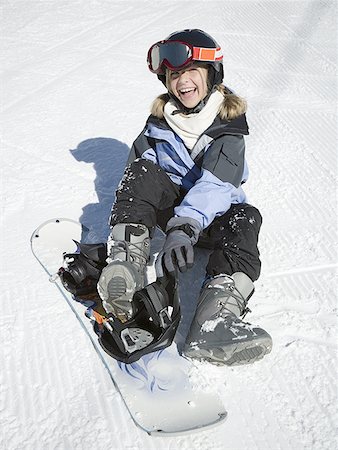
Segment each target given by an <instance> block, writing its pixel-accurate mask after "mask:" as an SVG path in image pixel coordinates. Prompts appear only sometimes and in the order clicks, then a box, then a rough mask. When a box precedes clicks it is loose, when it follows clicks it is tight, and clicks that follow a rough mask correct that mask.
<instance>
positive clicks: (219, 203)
mask: <svg viewBox="0 0 338 450" xmlns="http://www.w3.org/2000/svg"><path fill="white" fill-rule="evenodd" d="M248 134H249V131H248V125H247V122H246V118H245V115H242V116H239V117H238V118H236V119H234V120H231V121H222V120H221V119H220V118H219V117H218V116H217V117H216V119H215V120H214V122H213V123H212V124H211V126H210V127H209V128H207V129H206V130H205V131H204V133H203V134H202V135H201V136H200V137H199V139H198V140H197V142H196V144H195V146H194V147H193V149H192V150H189V149H188V148H187V147H186V146H185V145H184V143H183V141H182V139H181V138H180V137H179V136H178V135H177V134H176V133H174V131H173V130H172V129H171V128H170V127H169V125H168V124H167V122H166V121H165V120H164V119H158V118H156V117H154V116H150V117H149V118H148V120H147V123H146V126H145V127H144V129H143V131H142V132H141V134H140V135H139V136H138V137H137V139H136V140H135V142H134V143H133V146H132V148H131V152H130V155H129V159H128V163H131V162H132V161H134V160H135V159H137V158H145V159H148V160H151V161H153V162H154V163H156V164H158V165H159V166H160V167H161V168H162V169H164V171H165V172H166V173H167V174H168V176H169V177H170V178H171V180H172V181H173V182H174V183H176V184H178V185H180V186H181V187H182V188H183V190H184V191H186V195H185V197H184V199H183V201H182V202H181V204H180V205H179V206H177V207H176V208H175V210H174V212H175V215H177V216H180V217H190V218H193V219H195V220H197V221H198V222H199V223H200V224H201V226H202V228H203V229H204V228H206V227H207V226H208V225H210V224H211V222H212V221H213V220H214V218H215V217H218V216H221V215H223V214H224V213H225V212H226V211H227V210H228V209H229V208H230V206H231V204H232V203H243V202H245V201H246V196H245V194H244V191H243V190H242V188H241V185H242V184H243V183H244V182H245V181H246V180H247V179H248V167H247V164H246V161H245V144H244V137H243V136H244V135H248Z"/></svg>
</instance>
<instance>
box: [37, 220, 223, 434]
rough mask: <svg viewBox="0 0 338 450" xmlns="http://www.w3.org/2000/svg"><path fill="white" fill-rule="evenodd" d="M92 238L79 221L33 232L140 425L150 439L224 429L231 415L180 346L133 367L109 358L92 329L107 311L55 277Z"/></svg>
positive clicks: (48, 268) (43, 259) (43, 260)
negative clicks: (200, 381)
mask: <svg viewBox="0 0 338 450" xmlns="http://www.w3.org/2000/svg"><path fill="white" fill-rule="evenodd" d="M88 233H89V230H88V229H87V228H86V227H84V226H83V225H81V224H80V223H78V222H76V221H74V220H71V219H66V218H56V219H51V220H48V221H46V222H44V223H43V224H41V225H40V226H39V227H38V228H37V229H36V230H35V231H34V232H33V234H32V237H31V248H32V252H33V255H34V256H35V258H36V259H37V260H38V261H39V263H40V264H41V266H42V267H43V269H44V271H45V272H46V274H47V275H48V277H49V279H50V280H51V281H53V282H54V284H55V286H56V287H57V289H58V291H59V293H60V294H61V296H62V298H63V300H65V301H66V302H67V304H68V305H69V307H70V309H71V310H72V311H73V313H74V314H75V316H76V318H77V320H78V321H79V323H80V324H81V327H82V328H83V329H84V331H85V333H86V334H87V336H88V338H89V339H90V341H91V343H92V345H93V347H94V348H95V351H96V353H97V354H98V356H99V358H100V360H101V362H102V363H103V365H104V367H105V368H106V370H107V371H108V374H109V377H110V378H111V380H112V382H113V384H114V386H115V388H116V390H117V391H118V392H119V394H120V395H121V397H122V399H123V401H124V403H125V405H126V408H127V410H128V412H129V414H130V415H131V417H132V419H133V421H134V422H135V424H136V425H137V426H139V427H140V428H141V429H142V430H144V431H146V432H147V433H148V434H150V435H161V436H165V435H168V436H172V435H177V434H179V435H180V434H184V433H191V432H193V431H196V430H202V429H206V428H209V427H212V426H215V425H217V424H220V423H221V422H222V421H224V419H225V418H226V416H227V412H226V411H225V410H224V407H223V405H222V403H221V401H220V399H219V397H218V396H217V395H216V394H215V393H213V392H205V390H204V389H203V390H202V389H201V388H200V387H199V386H195V385H194V384H193V382H192V380H191V378H192V377H191V372H192V369H194V366H193V363H192V362H191V361H190V360H188V359H186V358H184V357H182V356H181V355H179V353H178V351H177V347H176V344H175V343H172V344H171V345H170V346H169V347H167V348H164V349H161V350H159V351H154V352H153V353H149V354H146V355H144V356H142V357H141V358H140V359H139V360H137V361H134V362H131V363H130V364H126V363H124V362H121V361H117V360H116V359H113V358H112V357H111V356H109V353H110V355H112V353H111V352H109V345H107V342H104V341H103V339H102V336H101V338H99V337H98V336H97V334H96V333H95V331H94V327H93V326H92V321H93V317H91V316H92V315H93V314H94V313H95V311H101V310H100V302H99V301H98V299H95V297H94V298H85V299H83V298H74V296H73V295H72V294H71V293H70V292H68V291H67V290H66V289H65V288H64V286H63V285H62V283H61V282H60V280H59V279H58V277H56V276H55V274H57V272H58V270H59V268H60V267H61V266H62V264H63V254H64V253H72V252H75V251H76V242H74V241H78V242H81V241H82V242H83V241H86V238H87V236H88ZM94 315H95V314H94ZM88 317H89V318H91V320H92V321H91V320H88ZM94 319H95V318H94ZM95 323H97V322H95ZM100 340H101V345H100ZM109 342H110V341H109V339H108V344H109ZM107 347H108V348H107ZM104 349H105V350H106V351H105V350H104Z"/></svg>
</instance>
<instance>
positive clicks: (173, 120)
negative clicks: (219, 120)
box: [163, 91, 224, 150]
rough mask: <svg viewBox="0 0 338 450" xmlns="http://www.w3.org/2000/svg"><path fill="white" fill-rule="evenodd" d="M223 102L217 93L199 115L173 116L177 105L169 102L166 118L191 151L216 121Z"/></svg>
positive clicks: (216, 92) (221, 96)
mask: <svg viewBox="0 0 338 450" xmlns="http://www.w3.org/2000/svg"><path fill="white" fill-rule="evenodd" d="M223 101H224V96H223V94H222V93H221V92H219V91H215V92H213V93H212V94H211V95H210V97H209V99H208V101H207V103H206V105H205V106H204V107H203V108H202V110H201V111H200V112H199V113H195V114H189V115H185V114H174V115H173V114H172V113H173V112H174V111H176V110H177V105H176V104H175V103H174V102H173V101H172V100H169V101H168V102H167V103H166V104H165V106H164V111H163V113H164V118H165V120H166V121H167V123H168V125H169V126H170V128H171V129H172V130H173V131H174V132H175V133H176V134H178V136H179V137H180V138H181V139H182V140H183V142H184V144H185V145H186V147H188V149H190V150H191V149H192V148H193V147H194V145H195V144H196V142H197V139H198V138H199V137H200V136H201V134H202V133H203V132H204V131H205V130H206V129H207V128H208V127H210V125H211V124H212V122H213V121H214V120H215V117H216V116H217V114H218V112H219V108H220V106H221V105H222V103H223Z"/></svg>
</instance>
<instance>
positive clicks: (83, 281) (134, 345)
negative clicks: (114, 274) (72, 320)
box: [57, 241, 181, 364]
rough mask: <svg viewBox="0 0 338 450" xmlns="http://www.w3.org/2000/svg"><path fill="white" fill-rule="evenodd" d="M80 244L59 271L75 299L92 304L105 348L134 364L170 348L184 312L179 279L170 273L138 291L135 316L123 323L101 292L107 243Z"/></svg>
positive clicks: (91, 311) (91, 316) (93, 318)
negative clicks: (103, 302)
mask: <svg viewBox="0 0 338 450" xmlns="http://www.w3.org/2000/svg"><path fill="white" fill-rule="evenodd" d="M74 242H75V243H76V244H77V250H76V252H75V253H65V254H64V255H63V258H64V264H63V266H62V267H61V268H60V269H59V270H58V273H57V275H58V277H59V279H60V281H61V283H62V285H63V287H64V288H65V289H66V290H67V291H69V292H71V293H72V294H73V298H74V300H76V301H78V302H80V303H83V304H84V305H87V306H88V302H87V300H88V299H92V300H94V301H93V302H89V304H90V305H91V306H89V307H88V308H87V310H86V316H87V317H88V318H89V319H90V320H91V321H92V322H93V325H94V330H95V332H96V334H97V335H98V337H99V343H100V345H101V347H102V348H103V350H104V351H105V352H106V353H108V354H109V355H110V356H111V357H113V358H114V359H116V360H118V361H121V362H124V363H127V364H129V363H132V362H135V361H137V360H138V359H140V358H141V357H142V356H143V355H145V354H147V353H151V352H154V351H157V350H161V349H164V348H165V347H168V346H169V345H170V344H171V343H172V341H173V339H174V336H175V334H176V330H177V327H178V324H179V322H180V318H181V313H180V305H179V297H178V284H177V278H176V277H172V276H170V275H168V274H166V276H165V277H164V278H162V279H158V280H156V281H155V282H154V283H151V284H149V285H147V286H145V287H144V288H143V289H142V290H140V291H137V292H136V293H135V294H134V297H133V304H134V308H133V309H134V311H135V314H134V316H133V317H132V318H131V319H130V320H128V321H126V322H121V321H120V320H119V319H118V318H117V317H115V316H114V315H113V314H106V312H105V310H104V309H103V308H102V306H101V299H100V297H99V295H98V292H97V288H96V286H97V282H98V279H99V277H100V274H101V271H102V269H103V268H104V267H105V266H106V265H107V263H106V258H107V247H106V245H105V244H102V243H100V244H81V243H79V242H77V241H74Z"/></svg>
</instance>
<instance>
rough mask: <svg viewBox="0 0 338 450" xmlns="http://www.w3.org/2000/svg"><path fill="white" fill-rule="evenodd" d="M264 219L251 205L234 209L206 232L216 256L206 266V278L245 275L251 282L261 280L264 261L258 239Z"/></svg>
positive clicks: (213, 254)
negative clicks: (223, 274)
mask: <svg viewBox="0 0 338 450" xmlns="http://www.w3.org/2000/svg"><path fill="white" fill-rule="evenodd" d="M261 224H262V216H261V214H260V212H259V211H258V209H257V208H255V207H253V206H251V205H248V204H238V205H232V206H231V208H230V209H229V211H227V212H226V213H225V214H224V215H223V216H221V217H219V218H217V219H215V220H214V222H213V223H212V224H211V225H210V227H209V228H208V229H207V230H206V231H207V235H208V237H209V239H210V241H211V242H212V246H213V252H212V254H211V255H210V258H209V262H208V265H207V268H206V270H207V275H211V276H214V275H219V274H221V273H225V274H228V275H232V274H233V273H235V272H244V273H245V274H246V275H248V277H250V278H251V280H252V281H255V280H257V279H258V277H259V275H260V270H261V261H260V258H259V250H258V246H257V244H258V235H259V230H260V227H261Z"/></svg>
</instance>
